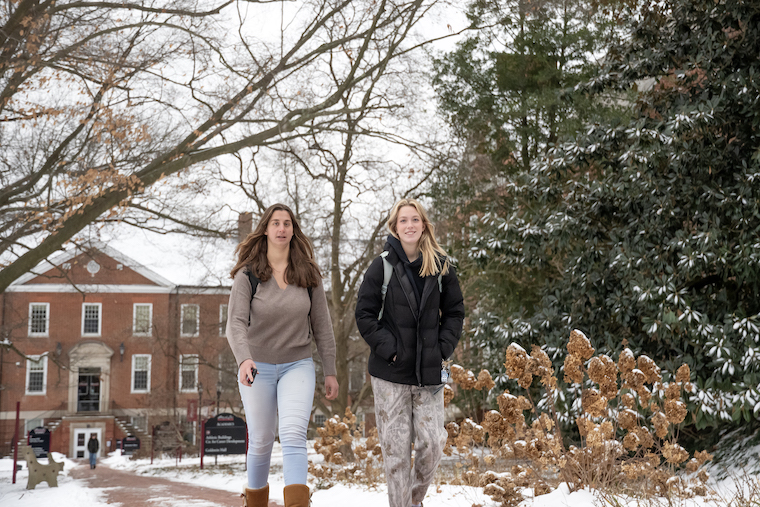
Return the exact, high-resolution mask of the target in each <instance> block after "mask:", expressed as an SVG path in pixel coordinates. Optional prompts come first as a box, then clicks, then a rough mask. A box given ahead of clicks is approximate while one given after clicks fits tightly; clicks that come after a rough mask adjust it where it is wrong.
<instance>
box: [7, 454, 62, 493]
mask: <svg viewBox="0 0 760 507" xmlns="http://www.w3.org/2000/svg"><path fill="white" fill-rule="evenodd" d="M18 450H19V453H20V454H21V458H22V459H24V460H26V467H27V468H28V469H29V481H28V482H27V483H26V489H34V488H35V487H36V486H37V484H39V483H41V482H43V481H44V482H47V484H48V486H50V487H51V488H57V487H58V473H59V472H63V462H56V461H55V460H53V456H52V455H51V454H50V453H48V462H49V463H48V464H47V465H45V464H44V463H38V462H37V456H36V455H35V454H34V450H33V449H32V448H31V447H29V446H28V445H19V446H18Z"/></svg>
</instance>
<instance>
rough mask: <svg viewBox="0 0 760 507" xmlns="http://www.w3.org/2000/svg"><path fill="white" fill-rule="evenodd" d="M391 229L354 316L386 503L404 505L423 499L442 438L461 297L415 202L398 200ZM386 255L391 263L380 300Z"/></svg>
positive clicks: (459, 328)
mask: <svg viewBox="0 0 760 507" xmlns="http://www.w3.org/2000/svg"><path fill="white" fill-rule="evenodd" d="M388 229H389V230H390V232H391V234H390V236H388V241H387V243H386V245H385V252H384V253H383V255H382V256H380V257H378V258H377V259H375V260H374V261H373V262H372V264H371V265H370V267H369V269H367V272H366V273H365V275H364V281H363V282H362V285H361V287H360V288H359V296H358V301H357V303H356V323H357V326H358V327H359V332H360V333H361V335H362V337H363V338H364V340H365V341H366V342H367V343H368V344H369V346H370V357H369V373H370V375H371V376H372V390H373V391H374V397H375V417H376V421H377V428H378V433H379V437H380V446H381V448H382V450H383V460H384V463H385V475H386V481H387V483H388V499H389V503H390V506H391V507H409V505H413V506H414V505H420V504H421V502H422V499H423V498H424V496H425V493H426V491H427V489H428V486H429V485H430V483H431V482H432V480H433V476H434V475H435V471H436V469H437V468H438V464H439V463H440V460H441V456H442V454H443V447H444V445H445V443H446V430H445V429H444V427H443V422H444V421H443V384H442V382H443V379H442V371H441V370H442V364H441V363H442V361H443V360H446V359H448V358H449V357H450V356H451V354H452V353H453V352H454V348H455V347H456V345H457V342H458V341H459V337H460V335H461V332H462V323H463V321H464V302H463V299H462V291H461V290H460V288H459V281H458V280H457V276H456V272H455V270H454V268H453V266H451V265H450V264H449V262H448V260H447V258H446V255H445V252H444V251H443V249H442V248H441V247H440V246H439V245H438V242H437V241H436V239H435V235H434V234H435V230H434V228H433V225H432V224H431V223H430V221H429V220H428V218H427V215H426V213H425V210H424V208H423V207H422V206H421V205H420V203H418V202H417V201H415V200H413V199H404V200H401V201H399V202H397V203H396V204H395V206H393V209H392V210H391V214H390V217H389V219H388ZM386 262H387V263H389V264H390V266H392V269H391V270H390V279H389V280H388V286H387V293H386V295H385V299H384V300H383V297H382V292H383V291H382V288H383V282H384V278H385V269H384V264H385V263H386ZM412 436H414V441H413V442H412ZM412 443H414V450H415V459H414V469H413V470H412V469H411V457H412Z"/></svg>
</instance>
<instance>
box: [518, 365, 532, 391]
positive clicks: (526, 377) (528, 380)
mask: <svg viewBox="0 0 760 507" xmlns="http://www.w3.org/2000/svg"><path fill="white" fill-rule="evenodd" d="M532 383H533V373H531V370H530V368H526V369H525V373H523V375H522V377H520V378H519V379H518V380H517V384H518V385H519V386H520V387H522V388H523V389H525V390H528V389H530V385H531V384H532Z"/></svg>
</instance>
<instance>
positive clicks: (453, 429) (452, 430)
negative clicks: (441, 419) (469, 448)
mask: <svg viewBox="0 0 760 507" xmlns="http://www.w3.org/2000/svg"><path fill="white" fill-rule="evenodd" d="M444 427H445V428H446V433H448V434H449V436H450V437H452V438H453V437H456V436H457V435H459V425H458V424H457V423H455V422H454V421H451V422H450V423H448V424H446V426H444Z"/></svg>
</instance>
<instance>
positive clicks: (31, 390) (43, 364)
mask: <svg viewBox="0 0 760 507" xmlns="http://www.w3.org/2000/svg"><path fill="white" fill-rule="evenodd" d="M46 393H47V356H29V358H28V359H27V360H26V394H29V395H43V396H44V395H45V394H46Z"/></svg>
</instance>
